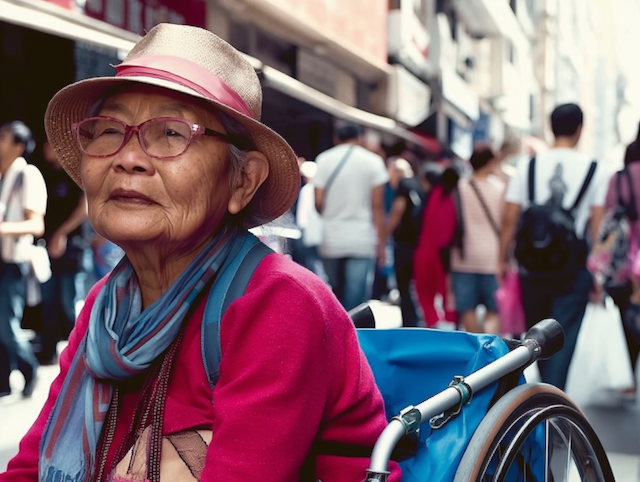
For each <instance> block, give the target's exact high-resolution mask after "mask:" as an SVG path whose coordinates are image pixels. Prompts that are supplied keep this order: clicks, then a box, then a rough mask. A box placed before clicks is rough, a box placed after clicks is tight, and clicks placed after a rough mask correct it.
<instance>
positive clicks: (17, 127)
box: [0, 121, 36, 165]
mask: <svg viewBox="0 0 640 482" xmlns="http://www.w3.org/2000/svg"><path fill="white" fill-rule="evenodd" d="M35 148H36V142H35V140H34V139H33V134H32V133H31V129H29V128H28V127H27V126H26V124H25V123H24V122H22V121H12V122H7V123H6V124H3V125H2V126H0V163H2V164H9V165H10V164H11V163H12V162H13V161H15V160H16V159H17V158H18V157H24V158H25V159H28V158H29V156H30V155H31V154H33V151H34V149H35Z"/></svg>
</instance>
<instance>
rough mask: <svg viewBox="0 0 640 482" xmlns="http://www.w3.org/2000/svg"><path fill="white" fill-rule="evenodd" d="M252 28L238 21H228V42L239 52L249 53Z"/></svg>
mask: <svg viewBox="0 0 640 482" xmlns="http://www.w3.org/2000/svg"><path fill="white" fill-rule="evenodd" d="M252 34H253V29H251V27H249V26H247V25H241V24H239V23H238V22H233V21H232V22H230V26H229V43H230V44H231V45H233V46H234V47H235V48H236V49H238V50H239V51H240V52H244V53H245V54H251V36H252Z"/></svg>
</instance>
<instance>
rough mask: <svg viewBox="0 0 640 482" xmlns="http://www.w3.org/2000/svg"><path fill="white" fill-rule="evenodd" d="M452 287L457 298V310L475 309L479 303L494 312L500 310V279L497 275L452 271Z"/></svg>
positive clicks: (460, 311) (461, 311)
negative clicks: (498, 298)
mask: <svg viewBox="0 0 640 482" xmlns="http://www.w3.org/2000/svg"><path fill="white" fill-rule="evenodd" d="M451 287H452V288H453V295H454V297H455V300H456V310H458V312H459V313H463V312H465V311H469V310H475V309H476V308H477V307H478V305H484V306H485V308H487V310H489V311H493V312H494V313H495V312H497V311H498V307H497V305H496V291H498V281H497V280H496V276H495V275H493V274H482V273H462V272H459V271H454V272H453V273H451Z"/></svg>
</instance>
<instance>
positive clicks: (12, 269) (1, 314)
mask: <svg viewBox="0 0 640 482" xmlns="http://www.w3.org/2000/svg"><path fill="white" fill-rule="evenodd" d="M25 288H26V286H25V280H24V277H23V275H22V272H21V270H20V267H19V266H18V265H17V264H7V263H4V262H3V261H0V392H4V391H9V390H10V386H9V375H10V374H11V371H12V370H13V369H14V368H17V369H18V370H20V371H21V372H22V374H23V375H24V377H25V379H27V380H29V379H31V378H32V376H33V374H34V372H35V370H36V369H37V368H38V361H37V360H36V357H35V355H34V354H33V350H32V349H31V344H30V343H29V342H28V341H27V340H25V339H23V338H21V336H20V320H21V319H22V312H23V311H24V305H25Z"/></svg>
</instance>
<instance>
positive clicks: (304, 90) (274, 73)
mask: <svg viewBox="0 0 640 482" xmlns="http://www.w3.org/2000/svg"><path fill="white" fill-rule="evenodd" d="M254 60H255V59H254ZM254 67H256V65H255V63H254ZM260 70H262V73H263V77H264V82H265V83H266V85H268V86H269V87H271V88H273V89H276V90H278V91H280V92H283V93H285V94H287V95H289V96H291V97H294V98H296V99H298V100H301V101H303V102H306V103H307V104H309V105H312V106H314V107H316V108H317V109H320V110H323V111H325V112H327V113H329V114H331V115H332V116H334V117H337V118H338V119H343V120H346V121H350V122H353V123H355V124H359V125H363V126H365V127H370V128H372V129H375V130H379V131H381V132H386V133H388V134H392V135H395V136H397V137H399V138H401V139H404V140H407V141H409V142H413V143H414V144H417V145H420V146H422V145H423V144H424V142H423V139H422V138H421V137H420V136H418V135H416V134H414V133H413V132H410V131H409V130H408V129H406V128H405V127H403V126H402V125H401V124H399V123H398V122H396V121H395V120H393V119H390V118H388V117H383V116H380V115H377V114H372V113H371V112H367V111H364V110H361V109H358V108H356V107H352V106H350V105H347V104H345V103H343V102H340V101H339V100H336V99H334V98H333V97H330V96H328V95H326V94H323V93H322V92H319V91H317V90H315V89H313V88H311V87H309V86H308V85H306V84H303V83H302V82H300V81H299V80H296V79H294V78H293V77H290V76H288V75H286V74H284V73H282V72H280V71H279V70H276V69H274V68H272V67H269V66H268V65H264V66H263V67H262V68H261V69H260ZM423 147H425V148H428V147H429V146H423Z"/></svg>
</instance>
